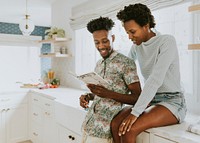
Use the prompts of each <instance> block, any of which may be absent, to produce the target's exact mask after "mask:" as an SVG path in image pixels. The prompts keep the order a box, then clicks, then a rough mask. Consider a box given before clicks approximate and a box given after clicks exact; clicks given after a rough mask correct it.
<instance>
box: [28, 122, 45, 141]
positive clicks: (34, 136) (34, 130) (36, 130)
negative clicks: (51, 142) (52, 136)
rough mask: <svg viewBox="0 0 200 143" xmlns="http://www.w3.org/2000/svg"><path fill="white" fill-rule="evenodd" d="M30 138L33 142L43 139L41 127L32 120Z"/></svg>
mask: <svg viewBox="0 0 200 143" xmlns="http://www.w3.org/2000/svg"><path fill="white" fill-rule="evenodd" d="M30 138H31V141H32V142H33V143H41V142H42V140H43V135H42V128H41V127H40V126H39V125H38V124H35V123H34V122H32V127H31V131H30Z"/></svg>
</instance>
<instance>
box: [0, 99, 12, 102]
mask: <svg viewBox="0 0 200 143" xmlns="http://www.w3.org/2000/svg"><path fill="white" fill-rule="evenodd" d="M1 101H2V102H7V101H10V98H7V99H1Z"/></svg>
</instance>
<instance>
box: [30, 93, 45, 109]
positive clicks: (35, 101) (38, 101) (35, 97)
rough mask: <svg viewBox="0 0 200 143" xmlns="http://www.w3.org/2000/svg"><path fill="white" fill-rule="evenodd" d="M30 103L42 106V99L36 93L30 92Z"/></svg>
mask: <svg viewBox="0 0 200 143" xmlns="http://www.w3.org/2000/svg"><path fill="white" fill-rule="evenodd" d="M31 103H32V104H33V105H37V106H40V107H42V103H43V101H42V98H41V96H39V95H36V94H31Z"/></svg>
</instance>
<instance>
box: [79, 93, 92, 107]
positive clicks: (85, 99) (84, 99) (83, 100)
mask: <svg viewBox="0 0 200 143" xmlns="http://www.w3.org/2000/svg"><path fill="white" fill-rule="evenodd" d="M79 99H80V106H81V107H83V108H88V107H89V106H88V104H89V100H90V99H89V97H88V95H87V94H84V95H81V96H80V98H79Z"/></svg>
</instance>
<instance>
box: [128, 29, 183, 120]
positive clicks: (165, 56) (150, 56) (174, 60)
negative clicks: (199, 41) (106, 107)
mask: <svg viewBox="0 0 200 143" xmlns="http://www.w3.org/2000/svg"><path fill="white" fill-rule="evenodd" d="M129 57H131V58H133V59H134V60H136V59H137V60H138V63H139V66H140V69H141V74H142V76H143V78H144V80H145V81H144V87H143V90H142V92H141V94H140V97H139V99H138V101H137V102H136V104H135V106H134V107H133V108H132V112H131V113H132V114H133V115H135V116H137V117H138V116H139V115H140V114H141V113H142V112H143V111H144V110H145V108H146V107H147V105H148V104H149V103H150V102H151V100H152V99H153V98H154V96H155V95H156V93H162V92H181V86H180V71H179V55H178V49H177V46H176V41H175V39H174V37H173V36H171V35H160V34H159V33H156V36H155V37H152V38H151V39H149V40H148V41H147V42H143V43H142V44H140V45H139V46H137V45H136V46H135V45H134V46H133V47H132V48H131V50H130V53H129Z"/></svg>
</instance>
